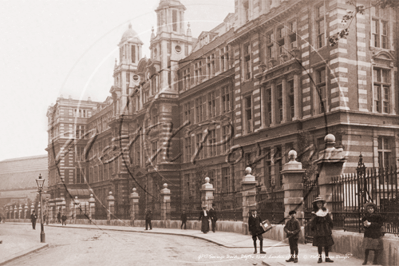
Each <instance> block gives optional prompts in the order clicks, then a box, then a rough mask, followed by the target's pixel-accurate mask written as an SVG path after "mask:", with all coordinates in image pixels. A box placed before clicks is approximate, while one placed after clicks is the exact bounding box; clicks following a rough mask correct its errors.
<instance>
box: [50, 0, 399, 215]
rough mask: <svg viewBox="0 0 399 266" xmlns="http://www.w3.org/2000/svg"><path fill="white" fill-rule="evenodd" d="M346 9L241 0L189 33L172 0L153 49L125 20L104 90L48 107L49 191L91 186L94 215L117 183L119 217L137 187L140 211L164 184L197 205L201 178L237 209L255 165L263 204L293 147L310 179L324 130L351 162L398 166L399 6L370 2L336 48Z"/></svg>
mask: <svg viewBox="0 0 399 266" xmlns="http://www.w3.org/2000/svg"><path fill="white" fill-rule="evenodd" d="M360 2H362V1H359V2H358V3H360ZM362 3H364V4H365V5H367V4H368V3H369V1H363V2H362ZM348 9H352V10H353V9H354V7H353V6H351V5H349V4H346V3H345V1H341V0H329V1H328V0H325V1H322V0H318V1H304V0H285V1H284V0H273V1H271V0H237V1H235V13H234V14H228V15H227V17H226V19H225V20H224V21H223V22H222V23H221V24H220V25H218V26H217V27H215V28H214V29H212V30H210V31H204V32H202V33H201V34H200V36H199V37H198V39H196V38H193V37H192V36H191V30H190V27H189V24H188V25H187V29H186V22H185V20H184V11H185V7H184V6H183V5H182V4H181V3H180V1H178V0H161V1H160V4H159V7H158V8H157V9H156V10H155V12H156V13H157V32H156V33H155V32H154V31H153V34H152V36H151V44H150V50H151V56H150V58H142V57H141V49H142V48H141V47H142V44H143V43H142V42H141V40H140V39H139V38H138V37H137V34H136V33H135V32H134V30H133V28H132V25H129V27H128V29H127V30H126V32H125V33H124V34H123V36H122V39H121V41H120V43H119V48H120V57H119V62H117V63H116V65H115V69H114V84H113V86H112V87H111V89H110V93H111V96H112V97H108V98H107V99H106V100H105V101H104V102H101V103H95V102H91V101H81V102H79V101H75V100H70V99H68V100H67V99H58V100H57V104H56V105H54V106H52V107H50V108H49V112H48V117H49V125H50V127H49V147H48V152H49V160H50V163H49V169H50V173H49V177H50V183H49V186H50V188H49V191H51V195H52V197H53V199H54V200H55V201H57V199H58V201H59V200H60V199H61V198H62V197H66V194H69V195H70V196H75V195H79V197H82V198H84V200H87V199H88V197H89V194H90V193H94V194H95V195H96V199H97V201H98V202H99V203H101V204H97V205H96V206H97V207H96V208H97V210H96V213H99V215H100V216H101V215H105V208H104V206H106V196H107V195H108V192H109V191H112V192H113V195H114V196H115V199H116V214H117V216H119V217H127V216H128V212H129V202H128V200H129V194H130V192H131V189H132V188H133V187H135V188H137V189H138V192H139V195H140V197H141V198H140V210H141V211H142V212H144V209H145V208H150V209H152V210H153V211H155V212H157V211H159V209H160V197H159V191H160V189H161V188H162V184H163V183H167V184H168V185H169V189H171V192H172V197H171V206H172V211H173V212H179V211H180V210H181V209H182V208H186V209H197V208H199V207H200V204H201V199H200V190H199V188H200V185H201V184H202V183H203V182H204V178H205V176H208V177H210V179H211V183H212V184H213V185H214V187H215V202H216V204H217V206H218V208H219V209H237V208H239V207H240V204H241V201H240V200H237V197H240V189H241V188H240V181H241V179H242V177H243V175H244V169H245V167H247V166H251V167H252V168H253V170H254V175H255V176H256V179H257V181H258V184H259V186H258V188H259V199H261V200H262V201H263V202H266V203H267V199H269V198H270V195H271V193H273V192H276V191H277V192H281V191H282V177H281V174H280V171H281V169H282V165H283V164H284V163H286V162H287V161H288V158H287V154H288V152H289V150H290V149H295V150H297V151H298V153H299V155H300V158H299V160H301V161H302V162H303V164H304V166H305V167H306V168H307V169H308V170H309V171H308V173H307V176H306V178H314V177H315V176H316V175H317V169H316V168H315V164H314V162H315V160H316V159H317V157H318V152H319V151H321V150H322V149H324V136H325V135H326V134H327V133H333V134H334V135H335V137H336V145H337V146H341V147H343V148H344V151H345V152H346V156H347V159H348V161H347V162H346V164H345V165H344V169H345V171H353V170H354V169H355V168H356V166H357V160H358V156H359V154H360V153H362V155H363V158H364V162H365V165H366V167H388V166H392V165H396V164H397V158H398V152H399V140H398V133H399V132H398V129H399V127H398V116H397V110H398V100H397V99H398V95H397V94H398V93H397V86H398V78H397V62H398V53H397V52H395V51H396V50H397V49H398V43H397V42H396V41H395V40H396V39H397V34H398V33H397V30H396V28H395V27H396V23H397V19H398V18H397V12H396V10H393V9H390V8H387V9H378V8H375V7H372V8H369V9H366V11H365V14H364V15H360V14H359V15H358V16H357V20H356V22H354V23H351V25H350V29H349V32H350V33H349V35H348V37H347V38H346V39H341V40H340V41H339V42H338V43H337V44H336V45H335V46H330V45H329V42H328V37H329V36H331V35H332V34H334V33H336V32H337V31H338V30H340V29H343V28H344V27H345V25H342V24H341V20H342V16H343V15H344V14H346V12H347V10H348ZM177 129H179V130H177ZM83 135H84V136H86V137H84V138H82V136H83ZM53 147H54V148H53ZM229 154H230V156H228V155H229ZM55 162H56V163H55ZM311 169H313V171H310V170H311ZM64 185H65V186H66V187H67V188H68V191H66V190H65V186H64ZM280 195H282V194H281V193H280ZM70 200H71V199H66V201H67V205H68V204H69V203H68V201H69V202H70ZM279 200H280V201H281V200H282V198H280V199H279Z"/></svg>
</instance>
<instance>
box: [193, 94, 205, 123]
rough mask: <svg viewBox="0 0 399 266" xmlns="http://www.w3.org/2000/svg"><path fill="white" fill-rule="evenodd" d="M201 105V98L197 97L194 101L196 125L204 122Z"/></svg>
mask: <svg viewBox="0 0 399 266" xmlns="http://www.w3.org/2000/svg"><path fill="white" fill-rule="evenodd" d="M203 109H204V108H203V105H202V97H198V98H197V99H195V115H196V121H195V122H196V123H199V122H202V121H203V120H204V116H203V114H204V110H203Z"/></svg>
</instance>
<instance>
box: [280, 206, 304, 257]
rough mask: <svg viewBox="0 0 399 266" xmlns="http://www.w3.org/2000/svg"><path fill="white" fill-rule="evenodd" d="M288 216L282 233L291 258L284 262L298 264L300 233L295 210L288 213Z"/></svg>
mask: <svg viewBox="0 0 399 266" xmlns="http://www.w3.org/2000/svg"><path fill="white" fill-rule="evenodd" d="M288 214H289V215H290V219H289V220H288V221H287V223H286V224H285V226H284V232H286V233H287V237H288V243H289V244H290V253H291V257H290V258H289V259H288V260H286V262H291V261H293V262H294V263H298V239H299V232H300V231H301V226H300V225H299V222H298V220H297V219H296V211H295V210H292V211H290V212H289V213H288Z"/></svg>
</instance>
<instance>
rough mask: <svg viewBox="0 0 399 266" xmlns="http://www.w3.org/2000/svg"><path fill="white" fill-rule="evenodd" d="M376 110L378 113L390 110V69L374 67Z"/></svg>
mask: <svg viewBox="0 0 399 266" xmlns="http://www.w3.org/2000/svg"><path fill="white" fill-rule="evenodd" d="M373 76H374V77H373V78H374V110H375V111H376V112H378V113H386V114H387V113H389V112H390V108H391V107H390V105H389V102H390V98H391V93H390V91H391V78H390V76H391V71H390V70H388V69H382V68H374V69H373Z"/></svg>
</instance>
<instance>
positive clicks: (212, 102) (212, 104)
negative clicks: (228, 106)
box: [208, 91, 216, 118]
mask: <svg viewBox="0 0 399 266" xmlns="http://www.w3.org/2000/svg"><path fill="white" fill-rule="evenodd" d="M208 114H209V118H212V117H215V116H216V99H215V92H214V91H213V92H210V93H209V94H208Z"/></svg>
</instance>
